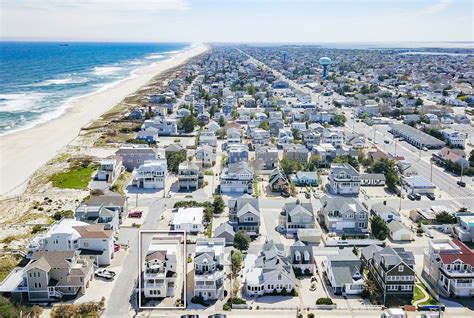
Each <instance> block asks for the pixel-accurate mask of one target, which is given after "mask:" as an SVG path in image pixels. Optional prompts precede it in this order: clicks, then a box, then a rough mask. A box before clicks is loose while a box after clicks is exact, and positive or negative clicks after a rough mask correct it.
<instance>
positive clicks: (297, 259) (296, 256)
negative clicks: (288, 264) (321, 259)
mask: <svg viewBox="0 0 474 318" xmlns="http://www.w3.org/2000/svg"><path fill="white" fill-rule="evenodd" d="M295 260H296V261H297V262H299V261H301V254H300V252H299V251H296V252H295Z"/></svg>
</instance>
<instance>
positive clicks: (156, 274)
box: [142, 237, 183, 298]
mask: <svg viewBox="0 0 474 318" xmlns="http://www.w3.org/2000/svg"><path fill="white" fill-rule="evenodd" d="M181 244H182V243H181V241H180V239H178V238H172V237H170V238H163V237H153V238H152V239H151V242H150V245H149V247H148V249H147V251H146V253H144V256H145V257H144V259H143V261H142V290H143V294H144V296H145V298H165V297H173V296H174V295H175V294H177V293H176V290H177V288H178V287H179V286H177V284H176V283H177V279H178V273H179V270H178V266H181V265H179V264H182V262H183V259H182V252H181V249H182V248H181Z"/></svg>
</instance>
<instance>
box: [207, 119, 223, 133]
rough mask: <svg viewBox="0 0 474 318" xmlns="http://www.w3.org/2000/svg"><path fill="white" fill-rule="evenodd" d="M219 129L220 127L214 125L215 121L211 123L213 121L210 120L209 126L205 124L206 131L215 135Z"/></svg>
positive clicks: (216, 124)
mask: <svg viewBox="0 0 474 318" xmlns="http://www.w3.org/2000/svg"><path fill="white" fill-rule="evenodd" d="M220 128H221V126H220V125H219V124H218V123H216V122H215V121H213V120H211V121H210V122H209V124H207V126H206V129H207V130H208V131H212V132H214V133H215V132H216V131H217V130H219V129H220Z"/></svg>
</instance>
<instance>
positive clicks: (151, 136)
mask: <svg viewBox="0 0 474 318" xmlns="http://www.w3.org/2000/svg"><path fill="white" fill-rule="evenodd" d="M135 139H136V140H141V141H145V142H147V143H148V144H154V143H156V141H157V140H158V130H157V129H156V128H153V127H150V128H148V129H147V130H140V131H139V132H137V135H136V136H135Z"/></svg>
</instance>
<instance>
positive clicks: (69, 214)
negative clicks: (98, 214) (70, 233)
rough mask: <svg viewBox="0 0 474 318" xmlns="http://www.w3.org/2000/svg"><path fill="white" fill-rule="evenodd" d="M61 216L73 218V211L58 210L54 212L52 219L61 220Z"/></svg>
mask: <svg viewBox="0 0 474 318" xmlns="http://www.w3.org/2000/svg"><path fill="white" fill-rule="evenodd" d="M62 218H67V219H72V218H74V211H71V210H67V211H58V212H56V213H54V215H53V219H55V220H56V221H59V220H61V219H62Z"/></svg>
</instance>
